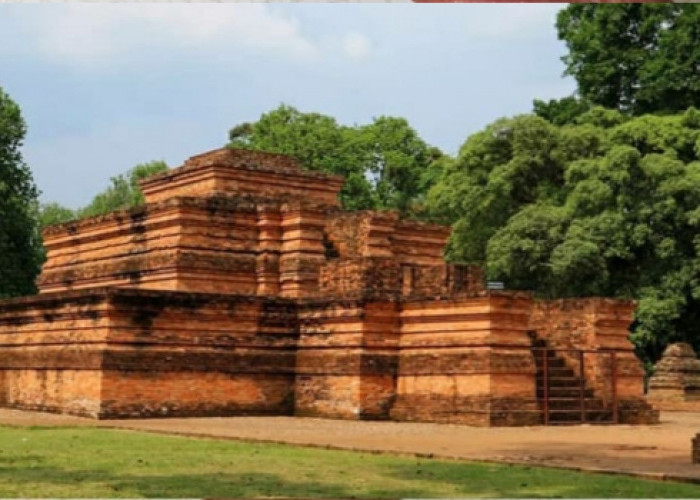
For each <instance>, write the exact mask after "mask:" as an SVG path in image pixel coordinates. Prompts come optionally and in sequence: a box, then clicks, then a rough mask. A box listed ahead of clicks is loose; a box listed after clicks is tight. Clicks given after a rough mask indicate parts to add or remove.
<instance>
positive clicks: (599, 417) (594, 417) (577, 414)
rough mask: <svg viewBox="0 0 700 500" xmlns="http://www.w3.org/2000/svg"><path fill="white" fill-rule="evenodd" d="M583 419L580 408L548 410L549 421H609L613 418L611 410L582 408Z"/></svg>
mask: <svg viewBox="0 0 700 500" xmlns="http://www.w3.org/2000/svg"><path fill="white" fill-rule="evenodd" d="M583 416H584V418H583V420H581V410H550V411H549V423H550V424H553V425H556V424H557V423H596V422H601V423H603V422H605V423H611V422H612V419H613V412H612V410H584V412H583Z"/></svg>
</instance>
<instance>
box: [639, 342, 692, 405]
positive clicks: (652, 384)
mask: <svg viewBox="0 0 700 500" xmlns="http://www.w3.org/2000/svg"><path fill="white" fill-rule="evenodd" d="M647 401H649V402H650V403H651V404H652V405H653V406H654V407H655V408H658V409H660V410H677V411H698V410H700V360H698V358H697V356H696V355H695V351H694V350H693V348H692V346H691V345H690V344H686V343H684V342H679V343H676V344H671V345H669V346H668V347H667V348H666V350H665V351H664V353H663V355H662V356H661V359H660V360H659V362H658V363H656V365H655V366H654V375H652V377H651V378H650V379H649V392H648V393H647Z"/></svg>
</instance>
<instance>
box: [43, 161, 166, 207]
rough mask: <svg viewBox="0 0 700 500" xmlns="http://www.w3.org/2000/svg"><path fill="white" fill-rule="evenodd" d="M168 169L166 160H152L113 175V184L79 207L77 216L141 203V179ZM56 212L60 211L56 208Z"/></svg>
mask: <svg viewBox="0 0 700 500" xmlns="http://www.w3.org/2000/svg"><path fill="white" fill-rule="evenodd" d="M166 170H168V165H167V164H166V163H165V162H164V161H152V162H149V163H142V164H139V165H136V166H135V167H134V168H132V169H131V170H129V171H128V172H127V173H126V174H121V175H118V176H116V177H112V179H111V183H112V184H111V186H109V187H108V188H107V189H105V190H104V191H102V192H101V193H99V194H97V195H96V196H95V197H94V198H93V199H92V201H91V202H90V204H88V205H87V206H86V207H84V208H81V209H79V210H78V211H77V212H76V215H77V217H78V218H84V217H94V216H96V215H102V214H106V213H109V212H114V211H115V210H123V209H125V208H129V207H133V206H136V205H141V204H142V203H143V202H144V198H143V193H142V192H141V188H140V187H139V181H140V180H141V179H145V178H146V177H150V176H152V175H155V174H159V173H161V172H165V171H166ZM54 208H55V207H54ZM54 212H60V211H56V210H54ZM63 214H64V215H67V212H63Z"/></svg>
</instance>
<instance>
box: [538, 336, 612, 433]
mask: <svg viewBox="0 0 700 500" xmlns="http://www.w3.org/2000/svg"><path fill="white" fill-rule="evenodd" d="M532 348H533V349H532V353H533V355H534V356H535V363H536V366H537V375H536V376H537V400H538V403H539V406H540V408H541V410H542V411H543V415H544V412H545V411H546V412H547V416H548V419H547V420H544V423H548V424H549V425H574V424H581V423H590V424H611V423H614V421H613V411H612V409H611V408H609V407H606V406H605V404H604V402H603V400H602V399H600V398H598V397H596V396H595V395H594V394H593V389H590V388H588V387H586V383H585V381H584V380H581V377H580V376H579V375H578V373H576V372H574V370H573V369H572V368H571V367H570V366H568V365H567V363H566V360H565V359H564V358H563V357H561V356H560V355H558V354H557V352H556V351H555V350H554V349H551V348H550V347H549V345H548V344H547V341H546V340H544V339H537V338H536V339H534V340H533V344H532ZM545 348H546V349H548V350H547V356H546V358H545V357H544V355H543V352H544V351H543V350H544V349H545ZM545 360H546V363H547V388H546V389H547V390H546V391H545V370H544V363H545ZM545 397H546V398H547V400H546V402H545Z"/></svg>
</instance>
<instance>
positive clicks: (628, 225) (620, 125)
mask: <svg viewBox="0 0 700 500" xmlns="http://www.w3.org/2000/svg"><path fill="white" fill-rule="evenodd" d="M428 204H429V208H430V209H431V210H432V211H433V213H434V214H435V216H437V217H439V218H441V219H442V220H443V221H445V222H450V223H454V233H453V236H452V239H451V241H450V245H449V247H448V253H449V256H450V257H451V258H452V259H455V260H458V261H463V262H476V263H485V264H486V267H487V273H488V275H489V276H490V277H491V278H494V279H502V280H504V281H506V283H507V285H508V286H509V287H510V288H521V289H523V288H524V289H534V290H535V291H536V292H537V293H538V294H539V295H540V296H544V297H566V296H585V295H604V296H615V297H631V298H635V299H638V300H639V309H638V313H637V324H636V327H635V331H634V335H633V338H634V340H635V342H636V343H637V345H638V346H639V347H640V349H641V351H642V353H643V354H644V356H645V357H646V358H647V359H655V358H656V357H658V355H659V354H660V350H661V349H662V348H663V346H664V345H665V344H666V342H668V341H676V340H686V341H690V342H692V343H693V344H695V346H696V348H700V335H698V334H697V324H698V321H699V320H700V236H699V234H700V233H699V231H698V229H699V227H700V112H698V111H696V110H695V109H692V108H691V109H689V110H688V111H686V112H684V113H682V114H676V115H673V116H665V117H660V116H650V115H647V116H641V117H637V118H631V119H630V118H626V117H625V116H623V115H622V114H621V113H619V112H617V111H613V110H605V109H603V108H594V109H592V110H590V111H588V112H587V113H584V114H583V115H581V116H580V117H579V118H578V119H577V123H576V124H572V125H564V126H561V127H557V126H555V125H553V124H551V123H549V122H548V121H546V120H544V119H542V118H540V117H538V116H533V115H524V116H518V117H515V118H512V119H502V120H499V121H497V122H495V123H493V124H491V125H490V126H488V127H486V129H484V130H483V131H481V132H479V133H477V134H474V135H472V136H471V137H470V138H469V139H468V140H467V141H466V143H465V144H464V145H463V146H462V148H461V150H460V153H459V156H458V158H457V159H455V160H454V161H452V162H449V163H447V164H446V166H445V169H444V172H443V174H442V176H441V177H440V179H439V180H438V182H437V184H436V185H435V186H434V187H433V189H432V190H431V191H430V193H429V197H428Z"/></svg>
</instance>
